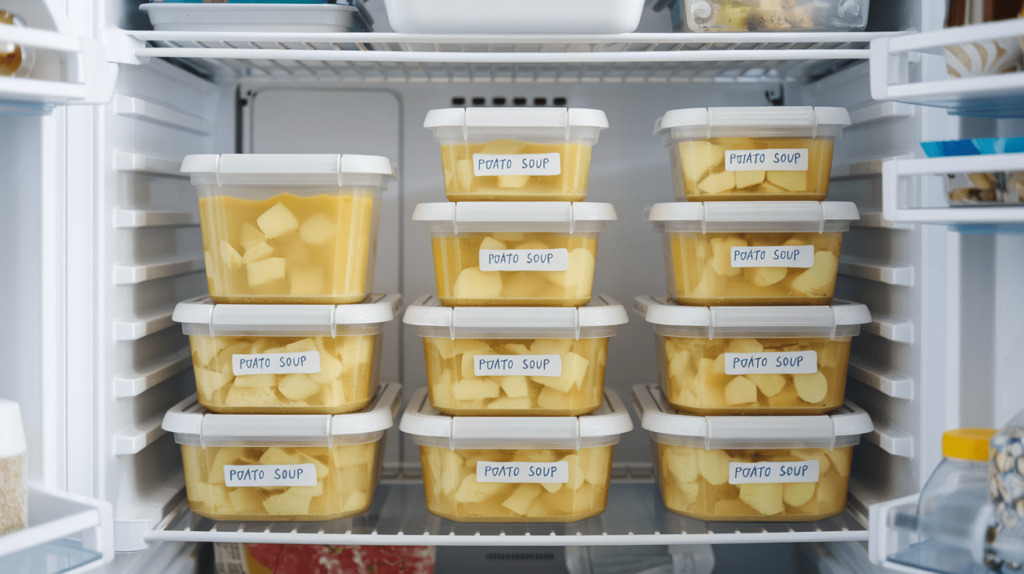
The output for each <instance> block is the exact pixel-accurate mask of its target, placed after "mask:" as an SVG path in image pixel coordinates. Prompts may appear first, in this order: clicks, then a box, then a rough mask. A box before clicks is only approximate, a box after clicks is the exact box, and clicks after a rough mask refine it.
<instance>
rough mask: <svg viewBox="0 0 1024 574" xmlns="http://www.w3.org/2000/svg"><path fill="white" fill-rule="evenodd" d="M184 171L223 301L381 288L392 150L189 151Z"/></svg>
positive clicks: (348, 297)
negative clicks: (379, 259) (381, 228)
mask: <svg viewBox="0 0 1024 574" xmlns="http://www.w3.org/2000/svg"><path fill="white" fill-rule="evenodd" d="M214 5H216V4H214ZM228 6H234V4H230V5H228ZM181 173H187V174H189V175H190V176H191V179H192V185H194V186H195V187H196V192H197V193H198V195H199V223H200V226H201V227H202V232H203V249H204V256H205V257H206V280H207V285H208V288H209V293H210V298H211V299H213V300H214V301H216V302H218V303H258V304H294V303H301V304H335V305H338V304H346V303H358V302H360V301H362V300H363V299H365V298H366V296H367V295H369V294H370V293H371V292H372V291H373V272H374V264H375V262H376V255H377V229H378V224H379V222H380V207H381V202H382V200H381V196H382V194H383V192H384V189H385V188H386V187H387V180H388V179H394V177H395V176H396V172H395V169H394V168H393V167H392V165H391V162H390V161H389V160H388V159H387V158H386V157H380V156H372V155H352V154H345V155H337V154H323V155H314V154H305V155H300V154H224V155H214V154H205V155H189V156H185V159H184V161H182V164H181Z"/></svg>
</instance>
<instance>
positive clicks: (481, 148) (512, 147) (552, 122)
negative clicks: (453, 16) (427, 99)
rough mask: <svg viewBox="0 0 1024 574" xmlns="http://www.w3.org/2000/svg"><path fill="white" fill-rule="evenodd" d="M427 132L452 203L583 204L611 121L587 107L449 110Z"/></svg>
mask: <svg viewBox="0 0 1024 574" xmlns="http://www.w3.org/2000/svg"><path fill="white" fill-rule="evenodd" d="M505 5H507V6H519V5H518V4H505ZM497 6H502V4H488V5H487V7H488V8H491V7H497ZM423 127H425V128H427V129H429V130H432V131H433V132H434V141H436V142H437V143H439V144H441V169H442V171H443V173H444V189H445V195H446V197H447V198H448V201H583V200H584V199H586V197H587V182H588V179H589V176H590V151H591V148H592V147H593V146H594V145H595V144H596V143H597V139H598V137H599V136H600V134H601V130H603V129H607V128H608V118H607V116H605V114H604V112H602V111H601V110H588V109H582V108H486V107H485V108H447V109H440V110H430V111H429V112H427V117H426V118H425V119H424V120H423Z"/></svg>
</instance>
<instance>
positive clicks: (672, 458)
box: [661, 447, 728, 484]
mask: <svg viewBox="0 0 1024 574" xmlns="http://www.w3.org/2000/svg"><path fill="white" fill-rule="evenodd" d="M661 456H663V457H664V459H665V466H666V468H667V469H668V472H669V473H670V474H671V475H672V478H673V480H674V481H675V482H676V484H685V483H688V482H696V480H697V456H696V451H695V450H694V449H692V448H685V447H684V448H663V449H662V450H661ZM727 472H728V471H727Z"/></svg>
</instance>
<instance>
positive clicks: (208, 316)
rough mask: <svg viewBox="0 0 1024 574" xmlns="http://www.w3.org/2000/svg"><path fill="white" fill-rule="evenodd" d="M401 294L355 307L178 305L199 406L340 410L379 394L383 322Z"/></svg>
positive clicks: (227, 409) (176, 317)
mask: <svg viewBox="0 0 1024 574" xmlns="http://www.w3.org/2000/svg"><path fill="white" fill-rule="evenodd" d="M401 308H402V296H401V295H398V294H393V295H371V296H369V297H368V298H367V299H366V300H365V301H364V302H363V303H358V304H354V305H338V306H334V305H301V306H296V305H218V304H215V303H214V302H213V301H211V300H210V299H208V298H206V297H197V298H195V299H190V300H188V301H183V302H181V303H178V305H177V307H175V308H174V315H173V316H172V319H174V320H175V321H177V322H179V323H181V328H182V331H184V333H185V334H186V335H188V336H189V340H190V342H191V344H192V368H193V370H194V372H195V377H196V390H197V392H198V396H199V404H201V405H203V406H204V407H206V408H207V409H209V410H211V411H213V412H216V413H246V414H260V413H262V414H340V413H347V412H350V411H357V410H359V409H361V408H363V407H364V406H366V404H367V403H369V402H370V398H371V397H373V395H374V393H376V392H377V382H378V380H379V378H380V358H381V353H382V351H381V349H382V347H383V344H382V343H383V331H384V324H385V323H387V322H389V321H391V320H392V319H394V318H395V317H396V316H397V315H398V312H399V310H400V309H401Z"/></svg>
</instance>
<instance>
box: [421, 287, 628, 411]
mask: <svg viewBox="0 0 1024 574" xmlns="http://www.w3.org/2000/svg"><path fill="white" fill-rule="evenodd" d="M628 321H629V319H628V317H627V316H626V310H625V309H624V308H623V307H622V305H619V304H618V303H617V302H616V301H615V300H614V299H612V298H611V297H608V296H607V295H598V296H597V297H595V298H594V300H593V301H591V302H590V304H589V305H587V306H586V307H579V308H575V307H571V308H570V307H566V308H557V309H551V308H545V307H455V308H451V307H444V306H442V305H441V302H440V301H438V300H437V298H436V297H434V296H432V295H427V296H424V297H421V298H419V299H417V300H416V301H415V302H414V303H413V304H412V305H410V306H409V308H408V309H406V311H405V317H404V318H403V319H402V322H404V323H405V324H406V325H414V326H415V327H416V334H417V335H419V336H420V337H423V352H424V355H425V358H426V363H427V385H428V388H429V389H430V404H431V405H432V406H433V407H434V408H435V409H437V410H438V411H441V412H442V413H444V414H448V415H457V416H576V415H582V414H586V413H590V412H593V411H595V410H597V409H598V408H599V407H600V406H601V401H602V400H603V399H604V371H605V364H606V363H607V360H608V339H609V337H613V336H615V332H616V331H617V330H618V326H619V325H624V324H626V323H627V322H628Z"/></svg>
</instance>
